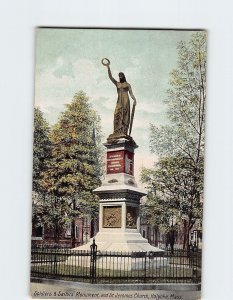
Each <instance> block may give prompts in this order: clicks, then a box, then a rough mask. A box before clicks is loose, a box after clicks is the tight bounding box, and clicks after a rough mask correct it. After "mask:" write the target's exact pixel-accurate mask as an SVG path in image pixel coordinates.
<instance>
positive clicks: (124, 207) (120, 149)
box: [75, 58, 163, 254]
mask: <svg viewBox="0 0 233 300" xmlns="http://www.w3.org/2000/svg"><path fill="white" fill-rule="evenodd" d="M102 64H103V65H104V66H106V67H107V69H108V76H109V79H110V80H111V81H112V82H113V84H114V85H115V86H116V88H117V94H118V98H117V103H116V107H115V111H114V122H113V127H114V131H113V133H112V134H110V135H109V137H108V138H107V142H106V143H105V144H104V146H105V147H106V148H107V153H106V177H105V180H104V181H103V183H102V185H101V186H100V187H98V188H97V189H95V190H94V192H95V193H96V194H97V195H98V196H99V197H100V207H99V208H100V213H99V232H98V233H97V235H96V236H95V243H96V244H97V248H98V251H114V252H119V251H120V252H129V251H130V252H132V251H135V252H140V251H144V252H160V253H162V252H163V250H161V249H159V248H157V247H153V246H151V245H150V244H149V243H148V241H147V239H145V238H143V237H142V235H141V234H140V232H139V226H140V220H139V210H140V199H141V198H142V197H143V196H145V195H146V194H145V193H144V192H143V191H141V190H140V189H139V188H138V186H137V183H136V181H135V177H134V150H135V149H136V148H137V147H138V146H137V144H136V143H135V141H134V140H133V138H132V137H131V130H132V125H133V118H134V110H135V106H136V98H135V97H134V95H133V92H132V89H131V86H130V84H129V83H128V82H127V81H126V78H125V75H124V74H123V73H122V72H121V73H119V81H117V80H116V79H114V78H113V76H112V73H111V70H110V61H109V60H108V59H106V58H104V59H102ZM129 96H130V97H131V98H132V100H133V108H132V110H131V111H130V99H129ZM91 244H92V239H91V241H90V242H89V243H87V244H86V245H83V246H80V247H77V248H75V249H77V250H90V245H91ZM158 254H159V253H158Z"/></svg>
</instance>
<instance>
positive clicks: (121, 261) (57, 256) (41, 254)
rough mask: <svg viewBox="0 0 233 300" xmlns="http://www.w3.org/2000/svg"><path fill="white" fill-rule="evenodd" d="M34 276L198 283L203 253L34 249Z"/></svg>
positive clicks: (97, 280)
mask: <svg viewBox="0 0 233 300" xmlns="http://www.w3.org/2000/svg"><path fill="white" fill-rule="evenodd" d="M31 276H32V277H37V278H38V277H40V278H53V279H63V280H72V281H83V282H91V283H139V282H146V283H153V282H154V283H199V282H200V281H201V252H200V251H199V252H194V251H188V252H187V251H184V250H174V251H173V253H171V251H170V250H166V251H164V252H129V253H126V252H110V251H109V252H106V251H105V252H101V251H98V249H97V246H96V244H95V243H93V244H92V246H91V249H90V251H84V250H72V249H61V248H60V249H59V248H48V247H37V248H32V252H31Z"/></svg>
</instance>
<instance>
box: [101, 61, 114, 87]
mask: <svg viewBox="0 0 233 300" xmlns="http://www.w3.org/2000/svg"><path fill="white" fill-rule="evenodd" d="M101 62H102V64H103V65H104V66H105V67H107V68H108V77H109V79H110V80H111V81H112V82H113V83H114V84H115V85H117V81H116V79H115V78H113V77H112V72H111V69H110V60H109V59H107V58H103V59H102V61H101Z"/></svg>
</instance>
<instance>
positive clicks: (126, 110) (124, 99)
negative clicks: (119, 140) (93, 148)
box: [102, 58, 136, 137]
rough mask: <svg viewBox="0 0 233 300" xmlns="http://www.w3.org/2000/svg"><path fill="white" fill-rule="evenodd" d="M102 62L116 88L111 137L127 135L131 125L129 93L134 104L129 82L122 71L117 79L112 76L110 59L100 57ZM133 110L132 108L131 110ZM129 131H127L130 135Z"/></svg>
mask: <svg viewBox="0 0 233 300" xmlns="http://www.w3.org/2000/svg"><path fill="white" fill-rule="evenodd" d="M102 64H103V65H104V66H106V67H107V68H108V76H109V78H110V80H111V81H112V82H113V83H114V85H115V86H116V88H117V94H118V98H117V103H116V108H115V111H114V122H113V124H114V133H113V135H112V137H122V136H128V131H129V127H130V131H131V127H132V121H133V115H132V116H131V119H130V101H129V95H130V97H131V98H132V99H133V101H134V104H133V105H134V107H135V105H136V98H135V97H134V95H133V92H132V89H131V86H130V84H129V83H128V82H127V81H126V78H125V75H124V73H122V72H120V73H119V81H117V80H116V79H114V78H113V77H112V72H111V70H110V61H109V59H107V58H103V59H102ZM133 111H134V110H133ZM130 123H131V124H130ZM130 133H131V132H129V135H130Z"/></svg>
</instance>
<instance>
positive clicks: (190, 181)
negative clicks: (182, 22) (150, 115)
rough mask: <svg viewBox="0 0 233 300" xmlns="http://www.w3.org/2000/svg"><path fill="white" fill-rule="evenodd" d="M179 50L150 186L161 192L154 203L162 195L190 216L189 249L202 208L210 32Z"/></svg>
mask: <svg viewBox="0 0 233 300" xmlns="http://www.w3.org/2000/svg"><path fill="white" fill-rule="evenodd" d="M177 49H178V66H177V68H176V69H175V70H173V71H172V72H171V80H170V89H169V90H168V93H167V94H168V97H167V99H166V101H165V103H166V104H167V115H168V120H169V123H168V125H165V126H161V127H158V126H155V125H151V127H150V137H151V139H150V150H151V152H152V153H157V154H158V155H159V158H160V160H159V163H158V164H157V165H156V166H155V170H154V172H155V173H154V174H153V176H154V177H153V176H152V177H153V179H151V178H150V179H148V180H149V181H151V180H153V187H152V185H150V186H149V189H158V191H160V194H159V196H158V197H153V200H152V202H151V203H152V204H153V203H154V204H153V205H154V206H155V207H157V205H159V203H160V201H161V200H163V201H164V202H168V207H170V208H171V209H172V210H173V209H175V211H177V212H180V213H181V214H183V217H184V215H185V217H184V219H183V223H184V227H185V234H184V247H186V248H187V247H188V236H189V232H190V230H191V228H192V227H193V224H194V223H195V221H196V219H197V218H200V217H201V213H202V210H201V206H202V205H201V199H202V197H203V174H204V123H205V101H206V33H205V32H197V33H195V34H193V36H192V38H191V40H190V41H189V42H188V43H185V42H183V41H181V42H180V43H179V44H178V47H177ZM145 172H146V171H144V174H145ZM145 178H146V177H145V176H144V182H145V181H146V179H145ZM161 188H162V189H161ZM158 199H159V200H158ZM174 206H175V207H174ZM169 211H170V210H169V209H168V210H166V212H164V214H165V215H167V214H169ZM172 213H174V211H173V212H172Z"/></svg>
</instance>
